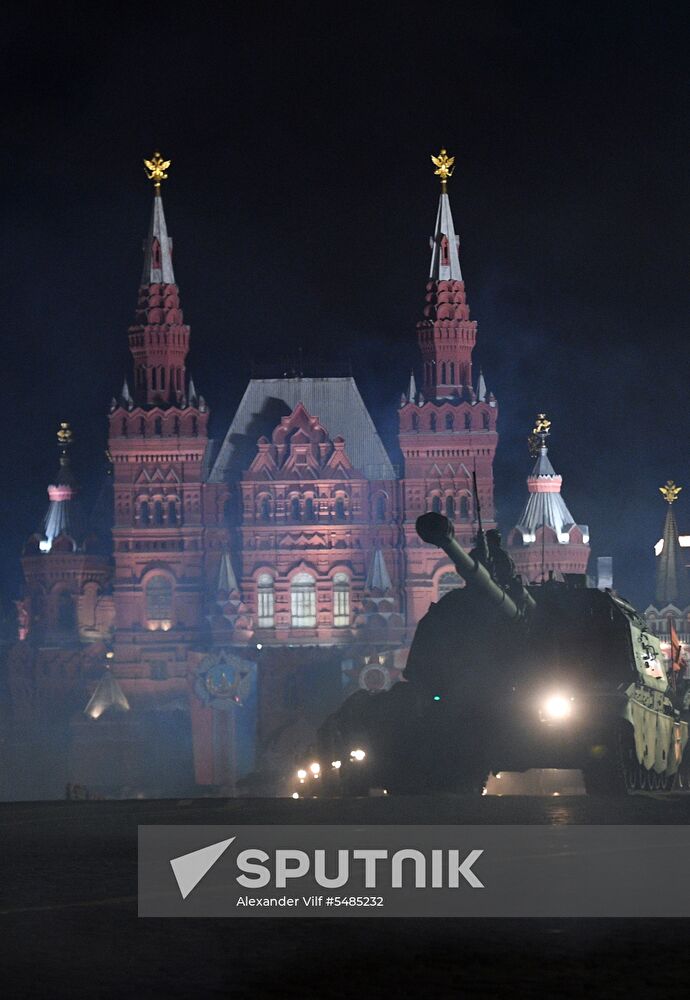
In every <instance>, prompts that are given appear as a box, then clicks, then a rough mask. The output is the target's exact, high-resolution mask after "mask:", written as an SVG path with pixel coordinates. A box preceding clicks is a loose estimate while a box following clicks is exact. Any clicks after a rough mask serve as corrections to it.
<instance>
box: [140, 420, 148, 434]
mask: <svg viewBox="0 0 690 1000" xmlns="http://www.w3.org/2000/svg"><path fill="white" fill-rule="evenodd" d="M139 433H140V434H141V436H142V437H146V421H145V420H144V418H143V417H139Z"/></svg>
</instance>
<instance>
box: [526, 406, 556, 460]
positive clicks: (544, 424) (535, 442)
mask: <svg viewBox="0 0 690 1000" xmlns="http://www.w3.org/2000/svg"><path fill="white" fill-rule="evenodd" d="M550 432H551V421H550V420H548V419H547V416H546V414H545V413H538V414H537V419H536V420H535V421H534V429H533V430H532V433H531V434H530V436H529V437H528V438H527V444H528V445H529V453H530V455H531V456H532V458H536V457H537V455H538V454H539V449H540V448H543V447H544V445H545V444H546V439H547V437H548V436H549V434H550Z"/></svg>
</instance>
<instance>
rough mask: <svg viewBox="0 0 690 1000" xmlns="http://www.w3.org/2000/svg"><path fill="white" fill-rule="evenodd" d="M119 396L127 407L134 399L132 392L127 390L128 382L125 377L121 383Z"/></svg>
mask: <svg viewBox="0 0 690 1000" xmlns="http://www.w3.org/2000/svg"><path fill="white" fill-rule="evenodd" d="M120 398H121V399H122V402H123V403H124V404H125V406H127V407H129V405H130V404H133V403H134V400H133V399H132V394H131V393H130V391H129V383H128V382H127V379H125V380H124V382H123V383H122V392H121V393H120Z"/></svg>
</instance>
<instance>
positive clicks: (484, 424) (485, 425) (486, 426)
mask: <svg viewBox="0 0 690 1000" xmlns="http://www.w3.org/2000/svg"><path fill="white" fill-rule="evenodd" d="M482 427H483V428H484V430H485V431H488V429H489V414H488V413H482Z"/></svg>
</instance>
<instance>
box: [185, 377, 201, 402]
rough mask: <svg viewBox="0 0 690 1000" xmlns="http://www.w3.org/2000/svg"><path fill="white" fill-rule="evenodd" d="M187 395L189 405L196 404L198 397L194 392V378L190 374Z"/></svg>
mask: <svg viewBox="0 0 690 1000" xmlns="http://www.w3.org/2000/svg"><path fill="white" fill-rule="evenodd" d="M187 396H188V398H189V405H190V406H196V405H197V403H198V402H199V398H198V396H197V394H196V389H195V387H194V379H193V378H192V377H191V375H190V376H189V391H188V393H187Z"/></svg>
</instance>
